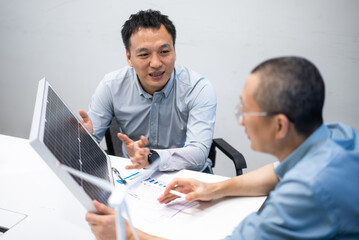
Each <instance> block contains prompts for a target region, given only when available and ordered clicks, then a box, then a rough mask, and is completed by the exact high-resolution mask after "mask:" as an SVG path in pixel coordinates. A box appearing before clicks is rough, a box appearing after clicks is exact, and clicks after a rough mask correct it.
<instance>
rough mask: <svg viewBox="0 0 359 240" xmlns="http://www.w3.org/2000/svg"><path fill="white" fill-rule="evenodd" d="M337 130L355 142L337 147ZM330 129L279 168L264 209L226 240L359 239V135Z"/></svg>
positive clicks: (316, 134)
mask: <svg viewBox="0 0 359 240" xmlns="http://www.w3.org/2000/svg"><path fill="white" fill-rule="evenodd" d="M334 127H345V128H346V129H347V130H349V131H347V132H348V133H349V134H351V139H343V140H342V141H333V140H332V139H331V138H333V137H335V136H333V132H335V131H333V128H334ZM329 128H331V129H330V130H329ZM329 128H328V127H327V126H325V125H322V126H321V127H320V128H319V129H317V130H316V131H315V132H314V133H313V134H312V135H311V136H310V137H309V138H308V139H307V140H306V141H305V142H303V143H302V144H301V145H300V146H299V147H298V148H297V149H296V150H295V151H294V152H293V153H292V154H290V155H289V156H288V157H287V158H286V159H285V160H284V161H282V162H281V163H280V164H279V166H278V167H276V169H275V172H276V174H277V176H278V179H279V180H280V181H279V183H278V184H277V186H276V188H275V189H274V190H273V191H272V192H271V193H270V196H269V199H268V201H267V202H266V204H265V207H264V209H263V210H262V211H261V212H260V213H253V214H251V215H249V216H248V217H247V218H245V219H244V220H243V221H242V222H241V224H240V225H239V226H238V227H237V228H235V229H234V231H233V233H232V235H231V236H228V237H227V239H359V204H358V203H359V152H358V149H357V148H355V147H357V146H358V143H357V141H358V140H357V139H356V138H357V136H356V135H357V133H356V132H355V130H354V129H351V130H352V132H350V129H349V128H348V127H347V126H345V125H335V124H334V125H333V124H332V125H329ZM342 129H343V128H342ZM337 132H340V131H337Z"/></svg>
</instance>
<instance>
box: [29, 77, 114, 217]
mask: <svg viewBox="0 0 359 240" xmlns="http://www.w3.org/2000/svg"><path fill="white" fill-rule="evenodd" d="M30 145H31V146H32V147H33V148H34V149H35V150H36V151H37V153H38V154H39V155H40V156H41V157H42V159H43V160H44V161H45V162H46V163H47V164H48V166H49V167H50V168H51V169H52V170H53V171H54V172H55V173H56V175H57V176H58V177H59V178H60V179H61V180H62V181H63V182H64V183H65V185H66V186H67V187H68V188H69V190H70V191H71V192H72V193H73V194H74V195H75V196H76V197H77V199H78V200H79V201H80V202H81V203H82V204H83V205H84V206H85V208H86V209H87V210H89V211H94V210H95V209H94V207H93V205H92V200H93V199H96V200H98V201H100V202H102V203H105V204H107V200H108V198H109V196H110V194H111V193H110V192H108V191H106V190H104V189H102V188H100V187H98V186H96V185H93V184H92V183H89V182H87V181H85V180H84V179H82V178H79V177H76V176H73V175H71V174H70V173H68V172H66V171H64V170H62V169H60V168H58V167H57V164H56V163H61V164H64V165H66V166H68V167H71V168H74V169H76V170H79V171H81V172H84V173H87V174H90V175H94V176H96V177H99V178H102V179H104V180H106V181H108V182H110V183H112V184H113V179H112V174H111V164H110V159H109V157H108V156H107V154H106V153H105V152H104V151H103V149H102V148H101V147H100V146H99V144H98V143H97V142H96V140H95V139H94V138H93V137H92V136H91V134H90V133H89V132H88V131H87V130H86V129H85V127H84V126H83V125H82V123H81V122H80V121H79V120H78V119H77V118H76V117H75V115H74V114H73V113H72V112H71V110H70V109H69V108H68V107H67V106H66V104H65V103H64V102H63V101H62V99H61V98H60V96H59V95H58V94H56V92H55V91H54V89H53V88H52V87H51V85H50V84H49V83H48V82H47V81H46V80H45V79H42V80H40V82H39V87H38V93H37V98H36V104H35V111H34V116H33V122H32V126H31V133H30Z"/></svg>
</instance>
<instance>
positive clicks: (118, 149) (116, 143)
mask: <svg viewBox="0 0 359 240" xmlns="http://www.w3.org/2000/svg"><path fill="white" fill-rule="evenodd" d="M118 132H119V126H118V124H117V121H116V119H115V118H113V119H112V122H111V124H110V127H109V128H108V129H107V131H106V133H105V139H106V145H107V153H108V154H110V155H115V156H120V157H122V156H123V153H122V142H121V140H120V139H118V137H117V133H118ZM216 149H219V150H221V151H222V152H223V153H224V154H225V155H226V156H227V157H228V158H229V159H231V160H232V161H233V163H234V167H235V169H236V175H237V176H238V175H241V174H243V168H247V164H246V160H245V159H244V157H243V155H242V154H241V153H240V152H239V151H237V150H236V149H235V148H233V147H232V146H231V145H230V144H228V143H227V142H226V141H225V140H224V139H223V138H214V139H213V141H212V145H211V149H210V151H209V154H208V158H209V159H210V160H211V161H212V168H214V167H215V165H216Z"/></svg>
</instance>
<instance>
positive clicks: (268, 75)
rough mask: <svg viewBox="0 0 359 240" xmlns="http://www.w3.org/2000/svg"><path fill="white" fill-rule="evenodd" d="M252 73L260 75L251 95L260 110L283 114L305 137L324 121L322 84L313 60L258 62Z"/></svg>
mask: <svg viewBox="0 0 359 240" xmlns="http://www.w3.org/2000/svg"><path fill="white" fill-rule="evenodd" d="M253 73H256V74H259V78H260V83H259V85H258V88H257V90H256V93H255V96H254V98H255V100H256V101H257V103H258V105H259V107H260V108H261V109H262V110H263V111H266V112H273V113H283V114H285V115H286V116H287V117H288V119H289V120H290V121H291V122H293V123H294V126H295V128H296V130H297V131H298V133H301V134H303V135H305V136H309V135H310V134H311V133H312V132H314V131H315V129H317V128H318V127H319V126H320V125H321V124H322V123H323V117H322V111H323V105H324V98H325V86H324V81H323V78H322V76H321V74H320V72H319V70H318V69H317V68H316V66H315V65H314V64H313V63H311V62H310V61H308V60H307V59H305V58H301V57H293V56H290V57H279V58H273V59H269V60H267V61H265V62H263V63H261V64H259V65H258V66H257V67H255V68H254V69H253V70H252V74H253Z"/></svg>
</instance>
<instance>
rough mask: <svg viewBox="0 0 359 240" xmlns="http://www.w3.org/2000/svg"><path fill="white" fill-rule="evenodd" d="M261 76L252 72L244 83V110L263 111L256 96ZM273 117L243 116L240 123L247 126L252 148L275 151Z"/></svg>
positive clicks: (269, 151) (246, 130)
mask: <svg viewBox="0 0 359 240" xmlns="http://www.w3.org/2000/svg"><path fill="white" fill-rule="evenodd" d="M259 77H260V76H259V75H258V74H251V75H250V76H249V77H248V79H247V81H246V83H245V84H244V87H243V90H242V93H241V102H242V112H263V110H262V109H260V107H259V105H258V103H257V102H256V100H255V98H254V94H255V92H256V89H257V87H260V78H259ZM271 120H272V118H271V117H266V116H264V117H263V116H243V118H242V121H241V122H240V124H241V125H242V126H244V127H245V132H246V134H247V136H248V139H249V140H250V141H251V148H252V149H253V150H254V151H259V152H263V153H273V152H272V151H273V149H272V145H271V144H272V143H273V141H274V134H275V133H274V131H273V130H274V128H273V127H274V126H273V124H272V121H271Z"/></svg>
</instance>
